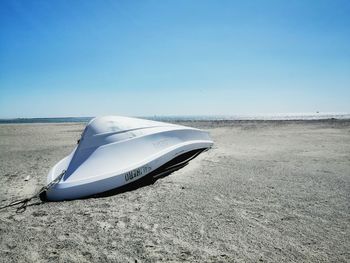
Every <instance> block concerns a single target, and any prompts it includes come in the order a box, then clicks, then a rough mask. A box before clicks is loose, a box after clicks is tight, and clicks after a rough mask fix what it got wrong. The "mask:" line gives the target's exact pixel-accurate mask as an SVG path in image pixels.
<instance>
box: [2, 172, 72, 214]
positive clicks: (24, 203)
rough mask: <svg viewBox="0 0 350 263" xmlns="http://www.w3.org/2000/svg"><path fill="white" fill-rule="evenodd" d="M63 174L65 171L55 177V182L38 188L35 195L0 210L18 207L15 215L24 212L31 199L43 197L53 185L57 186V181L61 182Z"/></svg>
mask: <svg viewBox="0 0 350 263" xmlns="http://www.w3.org/2000/svg"><path fill="white" fill-rule="evenodd" d="M65 173H66V171H65V170H63V171H62V173H60V175H59V176H57V177H56V179H55V180H53V181H52V182H51V183H49V184H48V185H46V186H44V187H42V188H40V190H39V191H38V192H37V193H35V194H34V195H32V196H31V197H28V198H24V199H19V200H16V201H13V202H11V203H9V204H8V205H5V206H1V207H0V210H2V209H5V208H8V207H12V206H16V205H20V206H19V207H17V210H16V212H17V213H22V212H24V211H25V210H26V208H27V206H28V203H29V202H30V201H31V200H32V199H34V198H40V197H42V196H44V195H45V193H46V191H47V190H49V189H50V188H51V187H53V186H54V185H56V184H58V183H59V181H61V179H62V177H63V176H64V174H65Z"/></svg>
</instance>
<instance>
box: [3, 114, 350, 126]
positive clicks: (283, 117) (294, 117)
mask: <svg viewBox="0 0 350 263" xmlns="http://www.w3.org/2000/svg"><path fill="white" fill-rule="evenodd" d="M92 118H93V117H55V118H12V119H0V124H17V123H18V124H20V123H86V122H89V121H90V120H91V119H92ZM139 118H144V119H149V120H156V121H168V122H177V121H311V120H314V121H317V120H350V114H348V113H344V114H340V113H335V114H334V113H325V114H323V113H320V114H275V115H272V114H271V115H233V116H152V117H150V116H143V117H139Z"/></svg>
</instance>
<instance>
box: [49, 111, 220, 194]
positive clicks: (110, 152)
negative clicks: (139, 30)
mask: <svg viewBox="0 0 350 263" xmlns="http://www.w3.org/2000/svg"><path fill="white" fill-rule="evenodd" d="M212 145H213V142H212V140H211V139H210V137H209V135H208V133H207V132H205V131H202V130H199V129H195V128H190V127H186V126H180V125H175V124H169V123H163V122H157V121H150V120H143V119H136V118H127V117H119V116H106V117H98V118H94V119H93V120H91V121H90V122H89V123H88V125H87V126H86V128H85V130H84V132H83V134H82V136H81V139H80V141H79V143H78V145H77V147H76V148H75V149H74V150H73V152H72V153H71V154H70V155H69V156H67V157H65V158H64V159H62V160H61V161H59V162H58V163H57V164H56V165H55V166H54V167H53V168H52V169H51V170H50V172H49V174H48V179H47V181H48V183H49V184H50V183H51V182H52V181H54V180H55V179H56V178H58V177H59V175H60V174H61V173H62V171H64V174H63V176H61V178H60V179H59V181H58V182H57V183H55V184H54V185H53V186H52V187H50V188H49V189H48V190H47V192H46V198H47V199H48V200H52V201H59V200H70V199H77V198H83V197H88V196H91V195H95V194H100V193H104V192H107V191H110V190H112V189H115V188H119V187H122V186H124V185H127V184H129V183H132V182H135V181H137V180H139V179H140V178H142V177H145V176H147V175H151V176H157V175H161V174H163V173H165V172H167V171H172V170H176V169H177V168H179V167H182V166H183V165H184V164H187V162H188V161H189V160H191V159H192V158H194V157H196V156H197V155H198V154H199V153H201V152H202V151H204V150H206V149H208V148H210V147H211V146H212Z"/></svg>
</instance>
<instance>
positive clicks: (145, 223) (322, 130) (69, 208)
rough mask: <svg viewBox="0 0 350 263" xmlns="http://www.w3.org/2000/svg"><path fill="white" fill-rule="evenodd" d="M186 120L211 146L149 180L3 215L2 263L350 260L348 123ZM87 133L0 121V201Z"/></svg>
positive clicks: (21, 191) (38, 177)
mask: <svg viewBox="0 0 350 263" xmlns="http://www.w3.org/2000/svg"><path fill="white" fill-rule="evenodd" d="M183 124H185V125H188V126H193V127H198V128H201V129H205V130H207V131H209V132H210V134H211V137H212V138H213V140H214V142H215V144H214V147H213V148H212V149H211V150H209V151H207V152H205V153H202V154H201V155H200V156H199V157H197V158H196V159H194V160H192V161H191V162H190V163H189V165H187V166H186V167H184V168H182V169H181V170H178V171H176V172H174V173H172V174H171V175H169V176H167V177H165V178H162V179H160V180H158V181H156V182H155V183H154V184H152V185H148V186H145V187H142V188H139V189H136V190H134V191H129V192H125V193H121V194H118V195H114V196H109V197H102V198H89V199H84V200H75V201H66V202H51V203H38V202H37V200H36V201H34V203H37V205H33V206H29V207H28V208H27V209H26V211H24V212H23V213H16V210H15V209H14V208H9V209H6V210H1V211H0V261H1V262H159V261H163V262H181V261H185V262H349V261H350V252H349V251H350V205H349V204H350V121H348V120H342V121H337V120H324V121H215V122H210V121H193V122H191V121H188V122H185V123H183ZM84 126H85V124H83V123H75V124H71V123H66V124H64V123H61V124H3V125H0V184H1V188H0V200H1V205H4V204H7V203H8V202H11V201H13V200H15V199H18V198H24V197H28V196H30V195H31V194H33V193H34V192H35V191H36V190H38V189H39V188H40V187H41V186H43V185H44V184H45V183H46V176H47V173H48V171H49V169H50V167H52V166H53V165H54V164H55V163H56V162H57V161H59V160H60V159H61V158H63V157H64V156H66V155H67V154H69V153H70V152H71V151H72V149H73V147H74V145H75V144H76V141H77V139H78V138H79V137H80V133H81V132H82V130H83V128H84Z"/></svg>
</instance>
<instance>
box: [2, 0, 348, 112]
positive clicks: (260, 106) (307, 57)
mask: <svg viewBox="0 0 350 263" xmlns="http://www.w3.org/2000/svg"><path fill="white" fill-rule="evenodd" d="M0 26H1V28H0V118H12V117H54V116H97V115H104V114H120V115H132V116H145V115H148V116H149V115H220V114H224V115H235V114H263V113H296V112H316V111H320V112H350V1H348V0H343V1H340V0H339V1H338V0H328V1H323V0H318V1H316V0H315V1H312V0H309V1H305V0H300V1H293V0H290V1H282V0H280V1H277V0H276V1H262V0H261V1H243V0H242V1H234V0H229V1H222V0H218V1H216V0H212V1H205V0H184V1H181V0H180V1H179V0H173V1H164V0H157V1H141V0H137V1H136V0H135V1H117V0H114V1H113V0H110V1H98V0H96V1H88V0H82V1H77V0H74V1H70V0H69V1H63V0H62V1H61V0H60V1H47V0H42V1H37V0H32V1H26V0H24V1H15V0H8V1H7V0H2V1H0Z"/></svg>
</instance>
